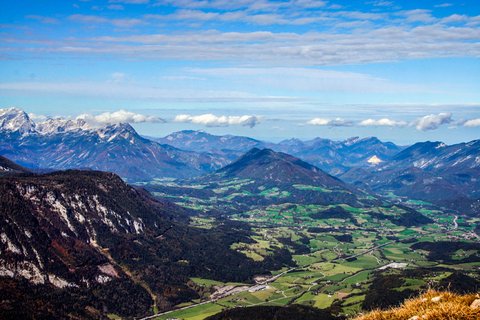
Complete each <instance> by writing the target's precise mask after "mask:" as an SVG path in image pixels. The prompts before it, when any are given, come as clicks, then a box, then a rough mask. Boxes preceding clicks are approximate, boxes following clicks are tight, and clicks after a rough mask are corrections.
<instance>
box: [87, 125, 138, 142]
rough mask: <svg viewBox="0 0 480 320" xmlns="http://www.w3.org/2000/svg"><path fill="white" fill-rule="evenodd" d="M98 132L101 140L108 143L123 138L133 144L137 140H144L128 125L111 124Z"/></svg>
mask: <svg viewBox="0 0 480 320" xmlns="http://www.w3.org/2000/svg"><path fill="white" fill-rule="evenodd" d="M96 132H97V134H98V135H99V136H100V138H101V139H103V140H106V141H108V142H111V141H113V140H116V139H122V138H123V139H126V140H128V141H129V142H130V143H131V144H133V143H135V139H142V138H141V137H140V135H139V134H138V133H137V131H135V129H134V128H133V127H132V126H131V125H130V124H128V123H116V124H111V125H108V126H106V127H103V128H100V129H98V130H97V131H96Z"/></svg>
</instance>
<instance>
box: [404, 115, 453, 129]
mask: <svg viewBox="0 0 480 320" xmlns="http://www.w3.org/2000/svg"><path fill="white" fill-rule="evenodd" d="M452 121H453V119H452V114H451V113H450V112H442V113H439V114H430V115H427V116H424V117H422V118H420V119H417V120H416V121H415V122H414V123H413V124H414V125H415V127H416V128H417V130H420V131H427V130H435V129H438V127H440V126H441V125H444V124H448V123H451V122H452Z"/></svg>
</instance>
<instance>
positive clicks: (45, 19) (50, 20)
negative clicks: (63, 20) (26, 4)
mask: <svg viewBox="0 0 480 320" xmlns="http://www.w3.org/2000/svg"><path fill="white" fill-rule="evenodd" d="M25 18H27V19H30V20H37V21H39V22H41V23H44V24H57V23H59V22H60V21H59V20H58V19H56V18H52V17H46V16H39V15H35V14H31V15H28V16H26V17H25Z"/></svg>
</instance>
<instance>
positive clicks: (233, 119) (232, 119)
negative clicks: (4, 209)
mask: <svg viewBox="0 0 480 320" xmlns="http://www.w3.org/2000/svg"><path fill="white" fill-rule="evenodd" d="M173 121H174V122H187V123H194V124H201V125H205V126H207V127H225V126H230V125H241V126H247V127H250V128H253V127H254V126H256V125H257V124H258V123H259V118H258V117H257V116H253V115H243V116H217V115H214V114H211V113H209V114H201V115H196V116H194V115H189V114H179V115H177V116H176V117H175V119H174V120H173Z"/></svg>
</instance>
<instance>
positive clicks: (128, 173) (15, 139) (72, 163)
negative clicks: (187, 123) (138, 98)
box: [0, 108, 225, 181]
mask: <svg viewBox="0 0 480 320" xmlns="http://www.w3.org/2000/svg"><path fill="white" fill-rule="evenodd" d="M0 138H1V139H0V154H2V155H4V156H6V157H8V158H9V159H12V160H14V161H16V162H17V163H19V164H21V165H23V166H25V167H28V168H50V169H55V170H58V169H74V168H82V169H93V170H103V171H112V172H115V173H117V174H119V175H120V176H122V177H123V178H126V179H128V180H135V181H141V180H151V179H154V178H158V177H177V178H178V177H189V176H192V175H200V174H202V173H205V172H209V171H212V170H214V169H218V168H220V167H221V166H223V165H224V164H225V161H224V160H223V159H217V158H216V157H214V156H213V155H211V154H208V153H197V152H191V151H184V150H180V149H177V148H175V147H172V146H170V145H164V144H163V145H162V144H159V143H156V142H154V141H151V140H148V139H145V138H143V137H141V136H140V135H139V134H138V133H137V132H136V131H135V129H133V128H132V127H131V126H130V125H129V124H126V123H120V124H111V125H106V126H104V127H99V128H96V127H90V126H88V125H87V124H86V123H85V122H83V121H79V120H77V121H73V120H65V119H49V120H46V121H44V122H40V123H34V122H33V121H32V120H31V119H30V118H29V116H28V115H27V114H26V113H25V112H23V111H21V110H19V109H15V108H11V109H4V110H3V111H1V112H0Z"/></svg>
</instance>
